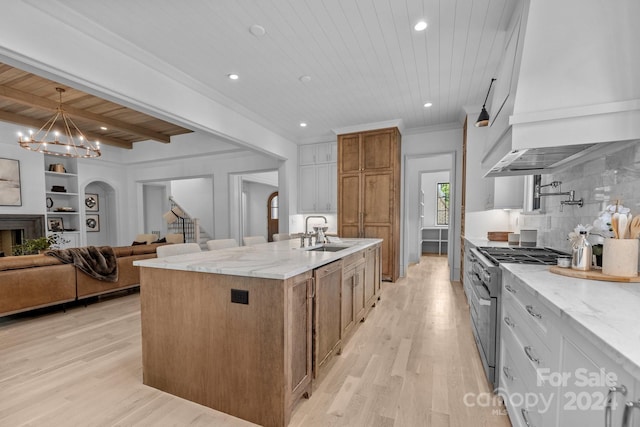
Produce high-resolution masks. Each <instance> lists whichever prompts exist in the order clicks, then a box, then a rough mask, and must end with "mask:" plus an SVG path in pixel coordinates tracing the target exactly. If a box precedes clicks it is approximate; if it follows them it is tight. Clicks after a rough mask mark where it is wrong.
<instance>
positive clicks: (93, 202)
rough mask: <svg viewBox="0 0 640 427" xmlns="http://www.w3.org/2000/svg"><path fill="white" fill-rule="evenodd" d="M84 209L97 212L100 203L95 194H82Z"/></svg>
mask: <svg viewBox="0 0 640 427" xmlns="http://www.w3.org/2000/svg"><path fill="white" fill-rule="evenodd" d="M84 209H85V210H86V211H87V212H98V211H99V210H100V203H99V198H98V195H97V194H92V193H85V194H84Z"/></svg>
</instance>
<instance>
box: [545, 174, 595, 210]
mask: <svg viewBox="0 0 640 427" xmlns="http://www.w3.org/2000/svg"><path fill="white" fill-rule="evenodd" d="M561 184H562V181H552V182H550V183H549V184H545V185H539V184H538V185H536V188H535V191H534V194H533V197H535V198H537V199H539V198H540V197H542V196H569V200H562V201H561V202H560V212H562V207H563V206H564V205H569V206H572V205H578V207H582V205H583V204H584V203H583V201H582V199H580V200H576V199H575V197H576V192H575V190H570V191H562V189H561V188H560V185H561ZM543 187H553V188H558V191H556V192H553V193H541V192H540V189H541V188H543Z"/></svg>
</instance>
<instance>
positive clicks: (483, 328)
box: [469, 274, 496, 382]
mask: <svg viewBox="0 0 640 427" xmlns="http://www.w3.org/2000/svg"><path fill="white" fill-rule="evenodd" d="M470 276H471V280H472V286H471V290H472V293H471V297H470V298H469V306H470V310H471V320H472V324H473V333H474V335H475V338H476V342H477V344H478V350H479V351H480V355H481V357H482V364H483V365H484V366H485V370H486V371H487V376H490V374H489V370H490V369H489V368H494V367H495V343H494V342H492V340H495V324H494V325H492V320H493V322H495V314H494V312H495V310H496V299H495V298H491V296H490V295H489V289H488V288H487V287H486V286H485V285H484V284H483V283H482V281H481V280H480V277H478V275H477V274H471V275H470ZM492 327H493V328H494V330H493V331H492V330H491V328H492ZM491 370H492V369H491ZM489 380H490V381H491V382H493V378H489Z"/></svg>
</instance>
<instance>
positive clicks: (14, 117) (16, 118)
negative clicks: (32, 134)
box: [0, 110, 133, 150]
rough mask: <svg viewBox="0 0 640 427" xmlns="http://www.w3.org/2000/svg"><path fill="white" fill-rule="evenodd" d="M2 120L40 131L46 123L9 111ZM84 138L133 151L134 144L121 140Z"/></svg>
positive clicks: (85, 133) (93, 136) (93, 135)
mask: <svg viewBox="0 0 640 427" xmlns="http://www.w3.org/2000/svg"><path fill="white" fill-rule="evenodd" d="M0 120H1V121H3V122H9V123H17V124H20V125H24V126H30V127H34V128H36V129H39V128H40V127H41V126H42V125H43V124H44V122H43V121H42V120H37V119H32V118H31V117H25V116H21V115H20V114H15V113H9V112H7V111H2V110H0ZM83 133H84V136H86V137H87V138H89V139H90V140H92V141H100V144H105V145H111V146H113V147H118V148H126V149H129V150H131V149H132V148H133V144H132V143H131V142H129V141H125V140H123V139H119V138H111V137H105V136H104V135H98V134H95V133H91V132H84V131H83ZM17 141H18V135H17V134H16V142H17Z"/></svg>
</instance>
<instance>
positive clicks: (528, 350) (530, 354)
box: [523, 345, 540, 365]
mask: <svg viewBox="0 0 640 427" xmlns="http://www.w3.org/2000/svg"><path fill="white" fill-rule="evenodd" d="M523 348H524V353H525V354H526V355H527V357H528V358H529V360H531V361H532V362H533V363H535V364H536V365H539V364H540V359H539V358H537V357H535V356H533V348H532V347H531V346H530V345H527V346H524V347H523Z"/></svg>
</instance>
